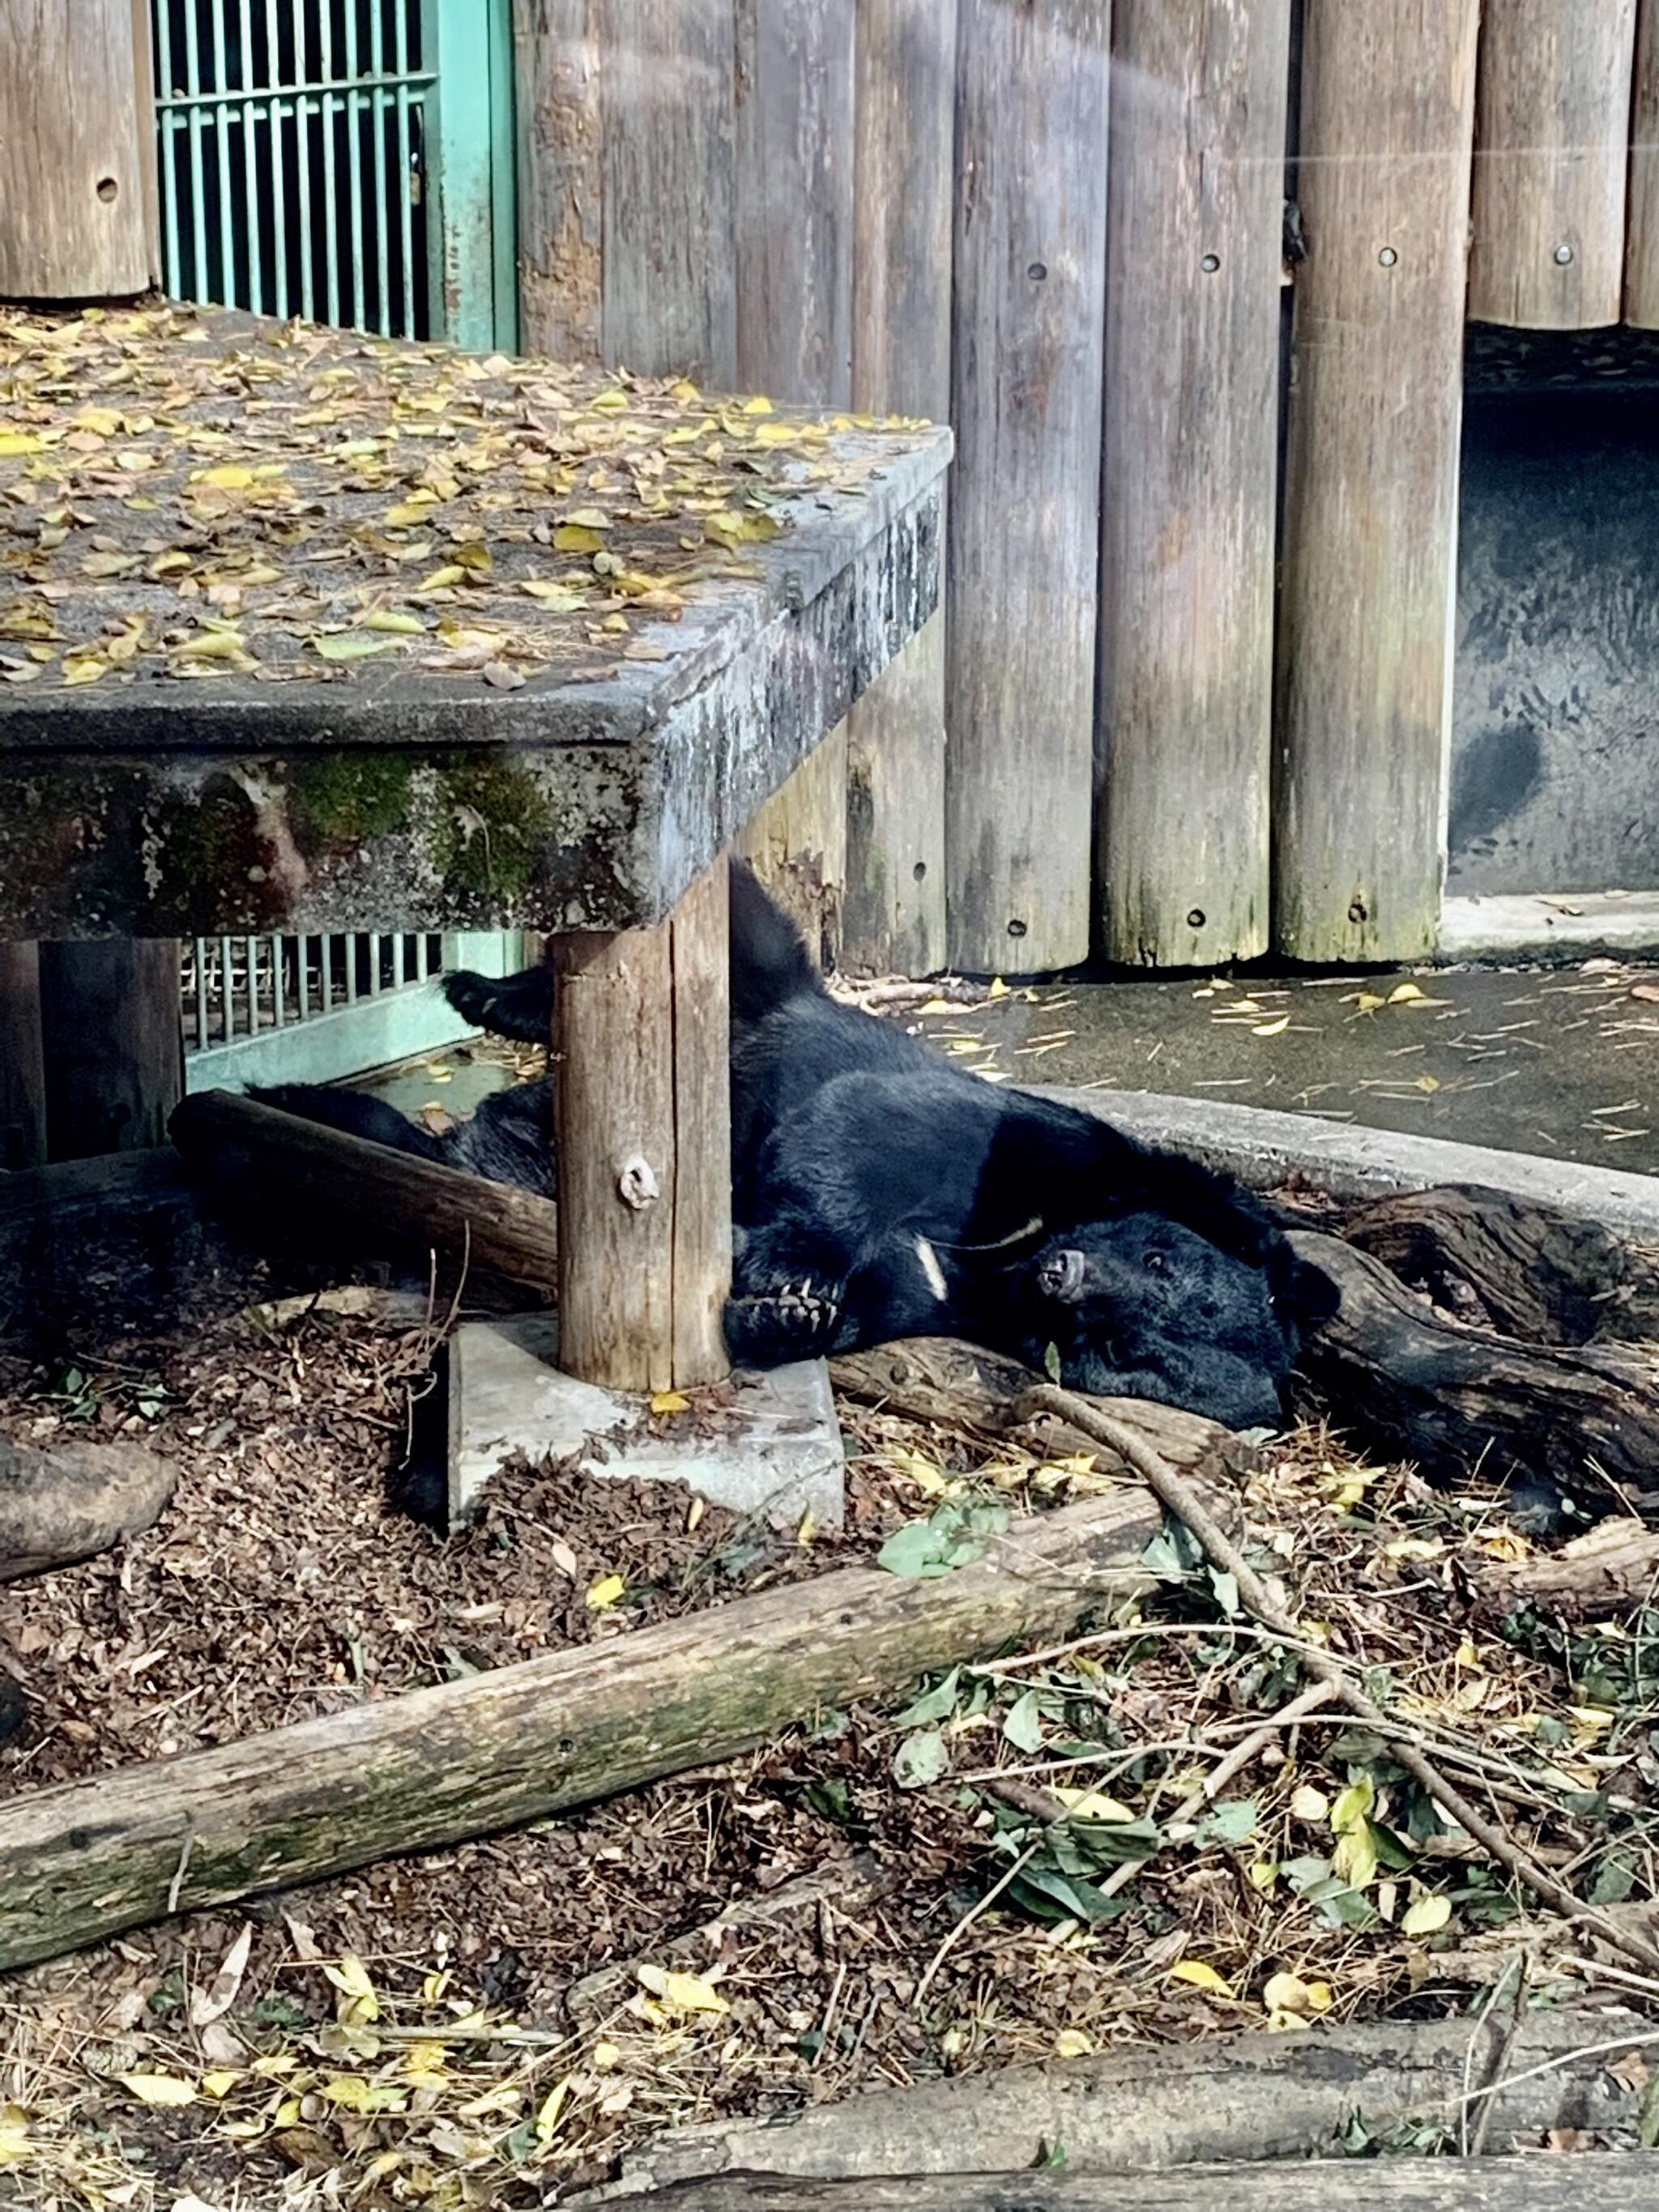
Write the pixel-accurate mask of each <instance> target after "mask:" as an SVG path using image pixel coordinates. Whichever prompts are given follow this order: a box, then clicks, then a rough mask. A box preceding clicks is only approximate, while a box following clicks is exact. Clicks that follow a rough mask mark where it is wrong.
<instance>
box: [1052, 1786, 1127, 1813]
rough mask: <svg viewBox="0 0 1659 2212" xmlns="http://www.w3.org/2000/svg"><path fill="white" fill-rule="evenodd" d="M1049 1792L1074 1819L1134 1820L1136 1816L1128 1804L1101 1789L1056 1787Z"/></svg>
mask: <svg viewBox="0 0 1659 2212" xmlns="http://www.w3.org/2000/svg"><path fill="white" fill-rule="evenodd" d="M1049 1794H1050V1795H1051V1796H1054V1797H1057V1798H1059V1800H1060V1803H1061V1804H1062V1805H1063V1806H1064V1807H1065V1808H1066V1811H1067V1812H1068V1813H1069V1814H1071V1816H1072V1818H1073V1820H1133V1819H1134V1817H1135V1815H1134V1814H1133V1812H1132V1811H1131V1810H1130V1808H1128V1806H1127V1805H1121V1804H1120V1803H1119V1802H1118V1801H1117V1799H1116V1798H1115V1797H1108V1796H1106V1795H1105V1793H1104V1792H1103V1791H1102V1790H1065V1789H1055V1790H1052V1791H1051V1792H1050V1793H1049Z"/></svg>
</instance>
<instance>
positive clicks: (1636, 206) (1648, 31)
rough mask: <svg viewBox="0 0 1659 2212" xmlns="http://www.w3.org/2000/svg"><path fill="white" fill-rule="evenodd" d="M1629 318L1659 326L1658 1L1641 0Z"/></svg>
mask: <svg viewBox="0 0 1659 2212" xmlns="http://www.w3.org/2000/svg"><path fill="white" fill-rule="evenodd" d="M1630 135H1631V149H1630V221H1629V233H1630V234H1629V239H1628V242H1627V245H1626V256H1625V320H1626V322H1627V323H1634V324H1636V325H1638V328H1639V329H1642V330H1644V331H1652V330H1659V0H1638V9H1637V31H1636V69H1635V82H1634V86H1633V88H1632V94H1631V125H1630Z"/></svg>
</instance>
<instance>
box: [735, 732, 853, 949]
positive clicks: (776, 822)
mask: <svg viewBox="0 0 1659 2212" xmlns="http://www.w3.org/2000/svg"><path fill="white" fill-rule="evenodd" d="M847 819H848V807H847V724H846V723H845V722H842V723H839V724H838V725H837V726H836V728H835V729H833V730H832V731H831V732H830V733H829V736H828V737H827V738H825V739H824V740H823V744H821V745H819V746H818V748H817V750H816V751H815V752H811V753H809V754H808V755H807V757H806V758H805V760H804V761H803V762H802V763H801V764H800V766H799V768H798V769H796V770H795V772H794V774H793V775H792V776H791V777H790V778H789V781H787V783H786V784H784V785H783V786H782V787H781V788H780V789H779V790H777V791H775V792H774V793H773V794H772V796H771V798H770V799H768V800H767V802H766V804H765V805H764V806H763V807H762V808H760V810H759V811H758V812H757V814H756V815H755V816H754V817H753V819H752V820H751V821H750V823H749V825H748V827H747V828H746V829H744V830H743V831H742V833H741V834H740V835H739V836H738V840H737V848H738V852H739V853H741V854H742V855H743V857H744V860H748V861H749V862H750V863H751V864H752V866H753V867H754V870H755V873H756V874H757V876H758V877H759V878H760V879H761V881H762V882H763V884H765V885H766V888H767V890H769V891H770V892H771V894H772V896H773V897H774V898H775V899H776V901H777V902H778V904H779V905H780V906H781V907H782V908H783V909H784V911H785V913H786V914H787V915H788V916H789V919H790V920H791V921H793V923H794V925H795V927H796V928H797V929H799V932H800V933H801V935H802V936H803V937H804V938H805V939H806V944H807V948H808V950H809V951H811V954H812V957H813V958H814V959H815V960H817V963H818V964H819V966H820V967H822V968H823V969H825V970H826V971H828V970H829V969H832V968H834V967H835V966H836V962H837V959H838V957H839V955H840V951H841V917H842V893H843V890H844V888H845V885H846V883H847Z"/></svg>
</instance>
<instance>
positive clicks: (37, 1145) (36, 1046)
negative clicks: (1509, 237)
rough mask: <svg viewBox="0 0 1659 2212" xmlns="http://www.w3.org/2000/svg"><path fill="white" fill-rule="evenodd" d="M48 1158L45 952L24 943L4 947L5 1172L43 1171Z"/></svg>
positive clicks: (0, 1090)
mask: <svg viewBox="0 0 1659 2212" xmlns="http://www.w3.org/2000/svg"><path fill="white" fill-rule="evenodd" d="M45 1162H46V1067H45V1064H44V1062H43V1060H42V1059H41V1050H40V947H39V946H38V945H35V944H34V943H33V941H32V940H31V939H22V940H21V941H20V942H18V943H16V944H11V945H5V944H0V1168H4V1169H8V1170H13V1171H15V1170H17V1169H20V1168H38V1167H40V1166H43V1165H44V1164H45Z"/></svg>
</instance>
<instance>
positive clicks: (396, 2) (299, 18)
mask: <svg viewBox="0 0 1659 2212" xmlns="http://www.w3.org/2000/svg"><path fill="white" fill-rule="evenodd" d="M152 9H153V15H154V23H155V56H156V83H157V100H156V109H157V127H158V131H159V134H160V140H161V148H160V151H161V161H160V173H161V228H162V247H163V266H164V268H165V270H166V273H167V289H168V290H169V291H170V292H172V293H173V294H175V295H178V296H180V297H184V298H188V299H197V300H211V301H220V302H222V303H223V304H225V305H227V306H234V307H247V308H251V309H252V310H253V311H254V312H255V313H260V314H271V315H284V316H285V315H289V314H301V315H305V316H307V317H313V318H316V319H319V320H323V321H326V322H331V323H337V324H341V325H346V326H347V327H349V328H356V329H360V330H368V331H379V332H380V333H381V334H382V335H383V336H386V337H436V338H447V340H448V341H449V342H450V343H452V344H457V345H463V346H470V347H476V348H477V349H479V350H481V351H489V350H490V349H494V348H501V349H507V350H509V351H510V350H511V349H513V347H514V345H515V344H516V343H517V332H518V300H517V265H516V264H517V252H516V246H517V240H516V235H515V225H514V203H513V109H512V52H513V47H512V7H511V0H152ZM481 30H482V32H483V35H482V36H481V35H480V33H481Z"/></svg>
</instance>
